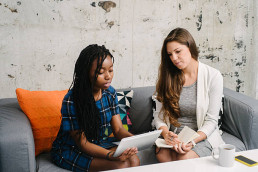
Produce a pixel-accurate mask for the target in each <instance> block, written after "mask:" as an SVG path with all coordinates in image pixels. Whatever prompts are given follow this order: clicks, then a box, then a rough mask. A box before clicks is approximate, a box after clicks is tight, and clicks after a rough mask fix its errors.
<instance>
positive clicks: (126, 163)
mask: <svg viewBox="0 0 258 172" xmlns="http://www.w3.org/2000/svg"><path fill="white" fill-rule="evenodd" d="M128 167H131V165H130V161H129V160H126V161H116V163H115V166H114V168H115V169H121V168H128Z"/></svg>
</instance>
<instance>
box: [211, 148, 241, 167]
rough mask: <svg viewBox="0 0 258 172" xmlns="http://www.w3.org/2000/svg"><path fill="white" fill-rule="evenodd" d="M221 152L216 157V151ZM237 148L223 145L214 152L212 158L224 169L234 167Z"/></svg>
mask: <svg viewBox="0 0 258 172" xmlns="http://www.w3.org/2000/svg"><path fill="white" fill-rule="evenodd" d="M217 149H218V150H219V154H218V155H215V151H216V150H217ZM235 150H236V148H235V146H234V145H231V144H223V145H220V146H219V147H218V148H215V149H213V150H212V157H213V158H214V159H216V160H218V161H219V165H220V166H222V167H232V166H233V165H234V162H235Z"/></svg>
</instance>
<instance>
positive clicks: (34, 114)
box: [16, 88, 68, 155]
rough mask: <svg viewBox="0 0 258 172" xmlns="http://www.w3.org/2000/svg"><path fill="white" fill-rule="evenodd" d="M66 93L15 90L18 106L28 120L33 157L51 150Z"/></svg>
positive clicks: (64, 91)
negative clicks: (30, 129)
mask: <svg viewBox="0 0 258 172" xmlns="http://www.w3.org/2000/svg"><path fill="white" fill-rule="evenodd" d="M67 91H68V90H63V91H29V90H24V89H21V88H17V89H16V95H17V99H18V102H19V105H20V107H21V109H22V111H23V112H24V113H25V114H26V115H27V117H28V118H29V120H30V124H31V128H32V132H33V137H34V143H35V155H38V154H40V153H41V152H46V151H50V150H51V147H52V143H53V141H54V140H55V138H56V136H57V134H58V131H59V128H60V124H61V106H62V100H63V98H64V96H65V94H66V93H67Z"/></svg>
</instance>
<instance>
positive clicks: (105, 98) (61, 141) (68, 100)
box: [52, 86, 119, 152]
mask: <svg viewBox="0 0 258 172" xmlns="http://www.w3.org/2000/svg"><path fill="white" fill-rule="evenodd" d="M96 106H97V108H98V109H99V112H100V113H99V114H100V119H101V126H100V137H99V138H100V139H99V141H96V140H94V141H93V143H95V144H97V145H99V146H101V147H104V148H109V147H112V146H114V144H112V141H114V138H108V137H107V135H106V133H105V131H106V128H107V127H108V126H110V121H111V118H112V116H113V115H116V114H119V107H118V100H117V95H116V91H115V89H114V88H113V87H112V86H110V87H109V88H108V89H106V90H103V91H102V98H101V99H100V100H98V101H96ZM61 113H62V122H61V126H60V130H59V133H58V135H57V138H56V140H55V141H54V143H53V148H52V150H53V151H58V152H62V150H67V149H71V150H72V149H73V148H74V147H76V148H77V146H76V143H75V141H74V140H73V138H72V137H71V136H70V133H69V131H74V130H79V129H80V128H79V124H78V119H77V115H76V111H75V106H74V102H73V96H72V90H70V91H69V92H68V93H67V94H66V95H65V97H64V99H63V103H62V109H61Z"/></svg>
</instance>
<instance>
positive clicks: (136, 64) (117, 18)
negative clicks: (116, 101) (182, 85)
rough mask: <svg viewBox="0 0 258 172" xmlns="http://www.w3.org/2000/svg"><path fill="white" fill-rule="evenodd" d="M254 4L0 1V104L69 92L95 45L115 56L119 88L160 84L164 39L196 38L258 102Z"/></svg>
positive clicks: (229, 79)
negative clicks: (172, 35) (185, 34)
mask: <svg viewBox="0 0 258 172" xmlns="http://www.w3.org/2000/svg"><path fill="white" fill-rule="evenodd" d="M257 14H258V13H257V2H256V0H223V1H221V0H177V1H171V0H113V1H92V0H90V1H87V0H73V1H72V0H16V1H15V0H11V1H10V0H0V16H1V17H0V89H1V94H0V98H3V97H15V89H16V88H18V87H20V88H24V89H29V90H61V89H67V88H68V87H69V86H70V84H71V81H72V74H73V68H74V63H75V61H76V59H77V58H78V55H79V53H80V51H81V50H82V49H83V48H84V47H86V46H87V45H89V44H93V43H98V44H105V45H106V47H107V48H109V49H110V50H111V52H112V53H113V55H114V56H115V76H114V80H113V84H112V85H113V86H114V87H115V88H125V87H139V86H148V85H155V82H156V79H157V72H158V66H159V63H160V49H161V46H162V42H163V39H164V38H165V37H166V35H167V34H168V33H169V32H170V30H172V29H174V28H175V27H184V28H186V29H188V30H189V31H190V32H191V33H192V35H193V36H194V38H195V40H196V42H197V45H198V46H199V49H200V61H202V62H204V63H207V64H209V65H211V66H213V67H215V68H217V69H219V70H220V71H221V73H222V74H223V76H224V86H225V87H228V88H230V89H233V90H236V91H239V92H241V93H244V94H247V95H250V96H252V97H256V98H258V75H257V68H258V64H257V62H258V60H257V58H258V57H257V54H258V50H257V48H255V47H257V38H258V35H257V32H255V30H257V17H258V16H257Z"/></svg>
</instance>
